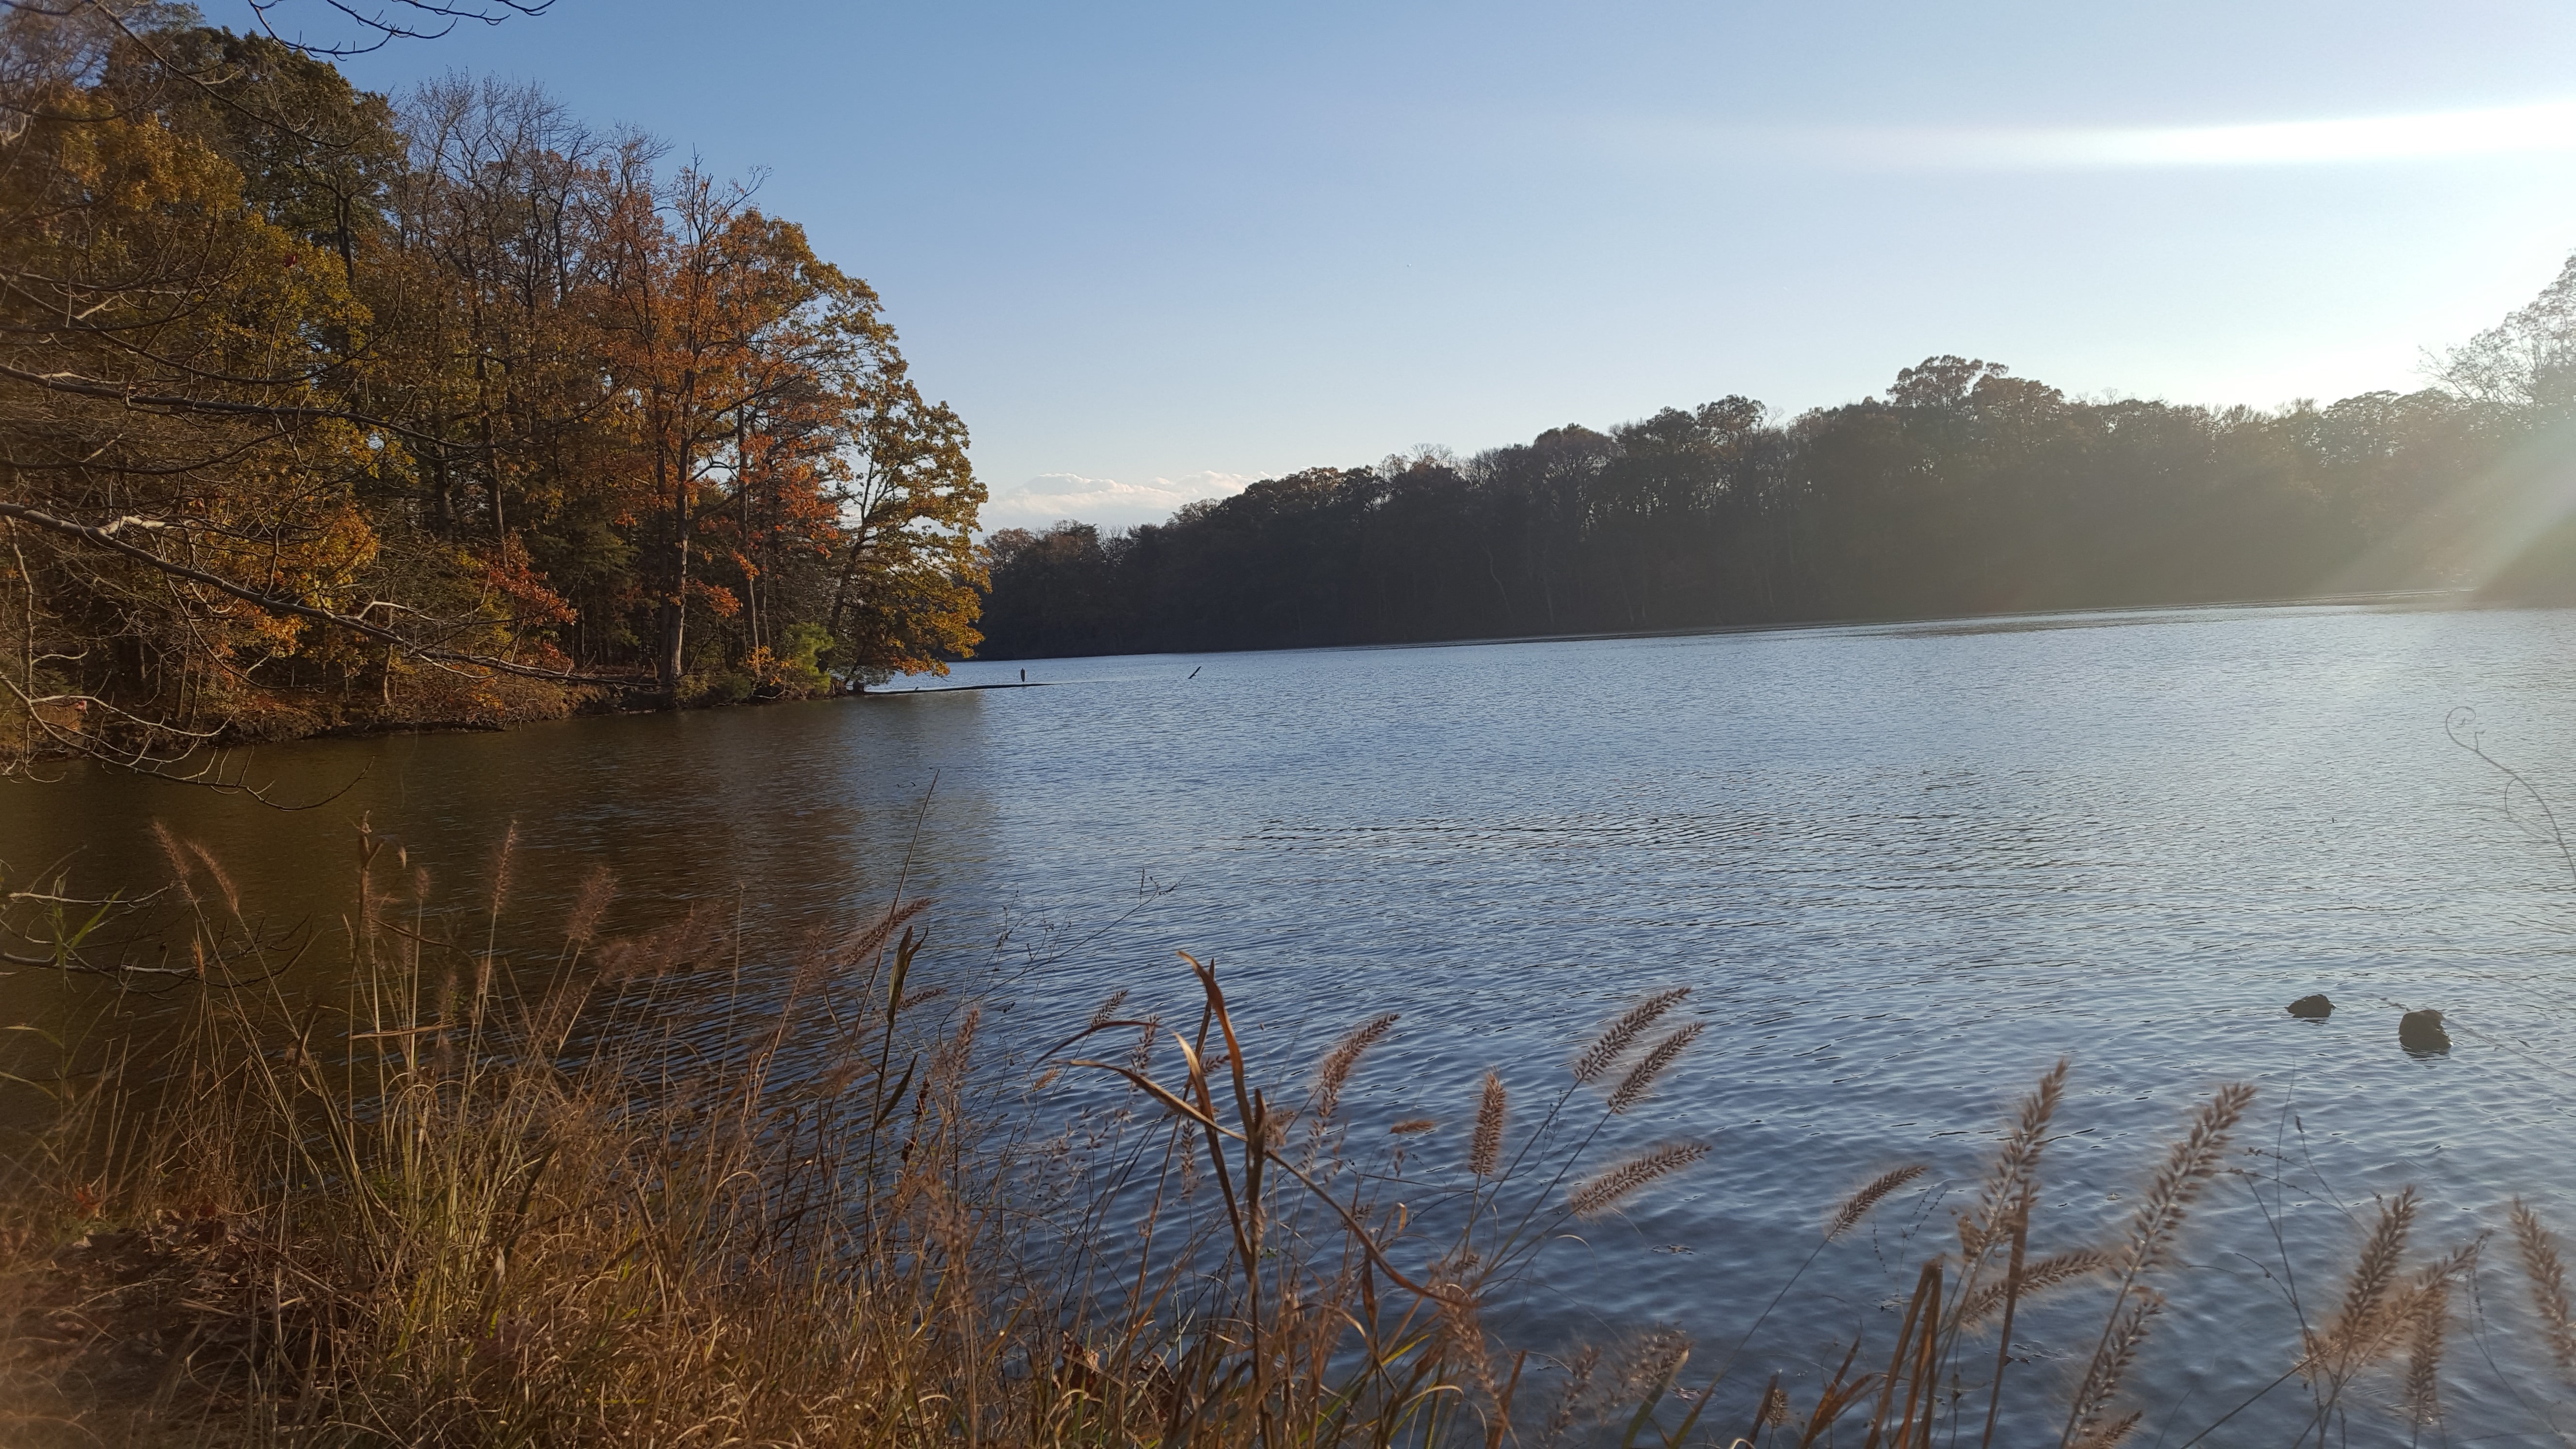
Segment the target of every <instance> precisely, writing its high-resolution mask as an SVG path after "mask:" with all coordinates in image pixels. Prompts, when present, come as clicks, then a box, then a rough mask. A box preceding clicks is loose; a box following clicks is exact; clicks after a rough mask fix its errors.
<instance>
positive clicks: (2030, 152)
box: [1605, 100, 2576, 170]
mask: <svg viewBox="0 0 2576 1449" xmlns="http://www.w3.org/2000/svg"><path fill="white" fill-rule="evenodd" d="M1605 130H1606V134H1607V135H1609V136H1610V137H1611V138H1612V139H1614V140H1616V141H1618V142H1621V143H1624V144H1630V145H1636V144H1644V145H1650V146H1658V147H1665V148H1670V147H1676V146H1678V147H1680V148H1682V149H1686V150H1698V151H1701V152H1702V153H1705V152H1707V151H1709V150H1712V149H1713V150H1715V151H1717V152H1720V153H1723V154H1727V155H1730V156H1733V157H1738V158H1742V159H1748V160H1760V159H1769V160H1775V161H1786V162H1790V163H1793V164H1807V165H1826V166H1848V167H1859V168H1862V169H1874V168H1881V167H1887V168H1894V169H1898V170H1913V169H1925V170H2095V169H2105V168H2109V169H2119V168H2138V167H2201V166H2309V165H2333V164H2339V163H2340V164H2351V163H2368V162H2391V161H2424V160H2444V159H2456V158H2467V157H2480V156H2512V155H2531V154H2536V153H2558V154H2565V153H2568V152H2576V101H2567V100H2559V101H2542V102H2538V103H2534V104H2529V105H2518V106H2490V107H2485V108H2482V109H2477V110H2460V111H2425V112H2417V113H2415V114H2411V115H2396V116H2346V117H2337V118H2332V119H2326V120H2314V121H2265V122H2256V123H2252V124H2244V125H2216V126H2101V127H2056V128H2007V127H1987V128H1977V127H1955V128H1944V127H1914V126H1905V127H1868V126H1834V127H1789V128H1780V127H1751V128H1748V127H1733V126H1729V127H1694V126H1683V127H1673V126H1671V125H1669V124H1668V123H1654V122H1647V123H1641V124H1640V123H1630V124H1614V125H1612V126H1610V127H1607V128H1605ZM1686 137H1687V139H1685V138H1686Z"/></svg>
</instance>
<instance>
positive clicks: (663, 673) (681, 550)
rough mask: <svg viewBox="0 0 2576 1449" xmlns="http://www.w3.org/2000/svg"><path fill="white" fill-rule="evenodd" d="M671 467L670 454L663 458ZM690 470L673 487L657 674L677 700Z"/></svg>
mask: <svg viewBox="0 0 2576 1449" xmlns="http://www.w3.org/2000/svg"><path fill="white" fill-rule="evenodd" d="M662 461H663V466H666V467H667V466H668V463H667V457H666V458H665V459H664V460H662ZM688 471H689V470H688V469H687V468H686V467H685V466H684V467H682V468H681V469H680V470H679V473H680V476H679V477H678V478H677V479H675V480H674V481H673V483H672V487H671V522H672V528H673V531H674V532H675V533H676V534H677V536H678V537H677V557H676V558H675V559H674V560H673V566H672V570H671V592H670V595H669V597H667V598H665V599H664V600H663V601H662V650H661V658H660V660H659V661H658V663H657V667H656V669H655V671H654V672H655V674H656V675H657V676H658V677H659V679H660V680H661V684H662V692H663V693H665V694H668V695H670V696H672V698H673V699H674V700H675V701H676V700H677V698H678V697H679V691H680V649H681V645H682V644H683V643H684V642H686V636H687V634H688V629H689V483H688Z"/></svg>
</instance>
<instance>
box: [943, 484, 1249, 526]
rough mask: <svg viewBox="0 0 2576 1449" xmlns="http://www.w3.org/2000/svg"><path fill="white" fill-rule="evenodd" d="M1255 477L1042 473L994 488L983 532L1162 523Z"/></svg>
mask: <svg viewBox="0 0 2576 1449" xmlns="http://www.w3.org/2000/svg"><path fill="white" fill-rule="evenodd" d="M1253 477H1254V475H1252V474H1250V473H1215V472H1201V473H1187V474H1183V475H1182V476H1181V477H1178V478H1154V479H1149V480H1147V481H1146V482H1143V483H1122V482H1120V481H1118V480H1117V479H1115V478H1085V477H1083V476H1082V475H1081V474H1079V473H1041V474H1039V475H1038V476H1036V477H1035V478H1032V479H1030V480H1029V481H1027V482H1026V483H1022V484H1019V485H1018V486H1016V487H1002V488H996V489H994V490H993V494H992V497H991V498H989V499H987V500H986V501H985V504H984V529H985V531H986V532H991V531H992V530H994V529H1000V528H1034V529H1042V528H1045V527H1047V526H1048V525H1049V524H1052V523H1056V522H1059V521H1061V520H1064V519H1068V518H1070V519H1075V520H1078V521H1080V522H1083V523H1096V524H1099V525H1100V526H1101V527H1103V528H1125V527H1127V526H1128V525H1130V524H1136V523H1160V522H1162V521H1163V520H1164V519H1166V518H1169V517H1171V516H1172V510H1174V509H1176V508H1179V507H1180V506H1181V505H1182V504H1184V503H1195V502H1197V501H1198V500H1199V499H1202V498H1230V497H1232V496H1233V495H1235V494H1237V493H1240V492H1242V491H1243V489H1244V485H1246V484H1248V483H1250V482H1252V481H1253Z"/></svg>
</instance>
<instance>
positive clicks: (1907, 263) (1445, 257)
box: [206, 0, 2576, 527]
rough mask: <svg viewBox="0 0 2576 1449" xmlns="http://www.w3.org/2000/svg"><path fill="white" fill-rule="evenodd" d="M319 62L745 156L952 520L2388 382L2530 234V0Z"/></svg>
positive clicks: (1969, 9)
mask: <svg viewBox="0 0 2576 1449" xmlns="http://www.w3.org/2000/svg"><path fill="white" fill-rule="evenodd" d="M228 5H229V0H208V3H207V6H206V8H207V11H208V15H209V18H210V19H213V20H215V21H217V22H218V23H230V24H240V23H242V18H241V17H240V16H235V15H230V14H227V9H228ZM314 13H315V17H316V22H317V24H318V22H319V11H318V9H317V10H316V11H315V12H314ZM347 68H348V69H349V70H350V71H351V72H352V74H353V75H354V76H355V77H356V78H357V79H358V80H359V81H360V83H362V84H366V85H369V86H373V87H377V88H381V89H397V90H398V89H400V88H402V87H404V86H407V85H409V84H411V83H413V82H415V81H417V80H419V79H422V78H425V77H427V76H430V75H433V74H437V73H440V72H443V71H447V70H452V69H461V70H469V71H476V72H493V73H500V74H505V75H509V76H514V77H519V78H525V79H535V80H539V81H542V82H543V83H544V84H545V85H546V86H547V87H548V88H550V89H551V90H553V91H554V92H555V93H556V94H558V95H559V96H561V97H562V98H563V99H564V100H565V101H567V102H568V103H570V104H571V105H572V106H573V107H574V108H575V109H576V110H577V111H579V112H580V113H582V114H583V115H585V116H587V117H589V118H591V119H593V120H596V121H601V122H626V123H631V124H634V125H636V126H640V127H642V128H644V129H646V130H648V131H651V132H653V133H655V134H657V135H659V136H661V137H663V138H664V139H666V140H668V141H669V142H671V143H672V144H673V145H674V146H675V147H676V148H677V149H678V152H679V154H681V155H683V156H685V155H687V154H689V153H691V152H695V153H697V154H698V155H700V156H701V157H703V158H704V160H705V162H706V163H707V164H708V165H709V166H711V167H713V168H715V169H718V170H721V171H726V172H733V173H744V172H750V171H753V170H756V169H757V170H763V171H765V172H766V174H767V179H766V181H765V182H764V183H763V187H762V193H761V194H762V199H763V203H764V204H765V205H767V206H769V207H771V208H772V209H774V210H776V211H778V212H780V213H782V214H784V215H787V216H790V217H793V218H795V219H797V220H800V221H802V222H804V223H805V224H806V226H807V227H808V229H809V230H810V231H811V233H812V234H813V237H814V239H815V241H816V243H817V245H818V246H819V248H820V249H821V250H822V251H823V253H824V254H825V255H827V256H829V257H831V258H832V259H834V260H836V261H838V262H840V263H842V264H843V265H844V266H846V267H848V268H850V269H851V270H853V271H855V272H857V273H858V274H859V275H862V276H865V277H867V278H868V279H869V280H870V281H871V282H872V283H874V284H875V285H876V287H877V288H878V290H879V291H880V292H881V293H882V294H883V295H884V297H885V300H886V304H887V308H888V312H889V314H890V316H891V317H892V319H893V321H894V322H895V324H896V326H897V327H898V328H899V329H900V330H901V332H902V336H903V342H904V348H905V352H906V354H907V355H908V356H909V357H910V358H911V359H912V361H913V364H914V370H915V374H916V376H917V377H918V378H919V379H920V381H921V383H922V385H923V388H924V390H925V391H926V392H928V393H929V394H931V395H932V396H934V397H943V398H946V399H947V400H949V401H950V402H952V403H953V404H955V405H956V407H957V408H958V410H959V411H960V412H961V413H962V414H963V415H964V417H965V418H966V420H967V423H968V425H969V426H970V428H971V429H972V430H973V433H974V437H975V459H976V463H977V467H978V470H979V471H980V472H981V473H982V475H983V476H984V478H985V480H986V482H987V483H988V484H989V485H990V487H991V489H992V491H993V496H994V502H993V506H992V507H991V508H990V509H989V510H988V512H987V522H988V524H989V525H990V526H996V527H999V526H1008V525H1012V524H1032V523H1044V522H1045V521H1047V520H1049V519H1052V518H1055V517H1059V516H1068V515H1070V516H1080V517H1084V518H1089V519H1093V520H1095V521H1102V522H1111V523H1125V522H1133V521H1139V520H1143V519H1149V518H1155V517H1159V516H1161V515H1162V514H1164V513H1167V512H1168V511H1169V510H1170V509H1171V507H1173V506H1174V505H1175V504H1177V503H1179V502H1181V501H1184V500H1186V499H1187V498H1189V497H1193V496H1205V495H1208V494H1213V493H1217V492H1222V491H1225V490H1226V489H1228V488H1230V487H1239V486H1241V483H1242V482H1244V481H1248V480H1250V479H1252V478H1256V477H1261V476H1265V475H1270V474H1276V473H1280V472H1285V471H1289V470H1293V469H1296V468H1301V467H1307V466H1312V465H1316V464H1352V463H1364V462H1370V461H1374V460H1375V459H1377V458H1379V457H1382V456H1384V455H1386V454H1388V453H1391V452H1399V451H1403V450H1407V449H1410V448H1412V447H1414V446H1417V445H1421V444H1437V445H1443V446H1447V447H1450V448H1453V449H1455V450H1457V451H1459V452H1461V453H1466V452H1472V451H1474V450H1476V449H1479V448H1484V447H1490V446H1494V445H1496V444H1501V443H1507V442H1514V441H1519V440H1522V439H1525V438H1527V437H1529V436H1530V435H1531V434H1533V433H1535V432H1537V431H1538V430H1540V429H1542V428H1546V427H1550V426H1554V425H1557V424H1560V423H1567V422H1582V423H1587V424H1591V425H1594V426H1604V425H1608V424H1611V423H1615V422H1618V421H1621V420H1623V419H1627V418H1632V417H1637V416H1641V415H1643V414H1645V413H1648V412H1651V411H1653V410H1654V409H1656V408H1659V407H1663V406H1667V405H1685V406H1686V405H1690V404H1695V403H1698V402H1703V401H1706V400H1708V399H1711V398H1715V397H1720V396H1724V395H1726V394H1729V393H1743V394H1746V395H1749V396H1752V397H1756V398H1760V399H1762V400H1763V401H1765V402H1767V403H1770V404H1771V405H1773V406H1774V407H1776V408H1779V409H1781V410H1783V411H1791V412H1794V411H1796V410H1798V409H1802V408H1806V407H1811V406H1815V405H1818V404H1823V403H1831V402H1838V401H1843V400H1846V399H1849V398H1853V397H1857V396H1860V395H1863V394H1866V393H1870V392H1873V391H1876V390H1878V389H1880V388H1883V387H1884V386H1886V384H1887V382H1888V381H1889V380H1890V379H1891V378H1892V377H1893V376H1894V374H1895V372H1896V370H1897V369H1898V368H1900V367H1903V366H1906V365H1909V364H1911V363H1913V362H1916V361H1918V360H1920V359H1921V358H1923V357H1925V356H1927V355H1929V354H1933V353H1940V352H1959V353H1966V354H1971V355H1975V356H1981V357H1985V358H1989V359H1993V360H1996V361H2000V362H2004V363H2008V364H2010V365H2011V366H2012V367H2013V368H2014V369H2015V370H2016V371H2018V372H2020V373H2022V374H2024V375H2028V376H2035V377H2039V378H2043V379H2045V380H2047V381H2049V382H2052V383H2055V384H2057V385H2059V386H2061V387H2064V388H2066V389H2068V390H2069V391H2071V392H2076V393H2083V394H2098V393H2123V394H2134V395H2141V396H2150V397H2165V398H2171V399H2173V400H2176V401H2207V402H2248V403H2255V404H2262V405H2271V404H2277V403H2280V402H2282V401H2285V400H2288V399H2291V398H2295V397H2302V396H2313V397H2318V398H2332V397H2336V396H2341V395H2344V394H2347V393H2351V392H2357V391H2363V390H2367V389H2370V388H2379V387H2392V388H2410V387H2414V386H2419V385H2421V382H2422V378H2421V373H2420V363H2421V350H2422V349H2423V348H2426V347H2438V346H2442V345H2446V344H2448V343H2451V342H2455V341H2458V340H2460V339H2462V338H2464V337H2465V336H2466V335H2468V334H2469V333H2470V332H2472V331H2475V330H2476V329H2478V328H2480V327H2482V326H2485V325H2488V324H2489V323H2491V322H2492V321H2493V320H2495V318H2497V317H2498V316H2500V315H2501V314H2502V313H2503V312H2505V311H2507V310H2509V309H2510V308H2511V307H2513V306H2515V305H2518V304H2519V303H2520V302H2522V301H2524V300H2526V299H2527V298H2528V297H2529V296H2531V294H2533V293H2534V292H2536V291H2538V290H2539V288H2540V287H2541V286H2542V285H2543V284H2545V283H2546V282H2547V281H2548V280H2549V279H2550V277H2551V276H2552V275H2554V273H2555V272H2556V270H2557V267H2558V264H2559V263H2560V261H2561V260H2562V259H2564V258H2565V256H2566V255H2567V254H2568V253H2569V252H2570V251H2571V250H2576V184H2571V183H2576V7H2569V6H2565V5H2561V4H2540V3H2530V4H2477V3H2453V4H2449V5H2443V6H2432V5H2425V4H2420V3H2419V4H2409V5H2395V4H2378V3H2352V0H2346V3H2339V4H2331V5H2328V4H2271V5H2266V4H2247V3H2243V0H2236V3H2230V4H2205V3H2165V4H2158V5H2154V6H2147V5H2135V6H2124V7H2112V6H2105V5H2081V4H2076V5H2070V4H2067V3H2064V0H2057V3H2052V4H1992V3H1986V4H1979V3H1953V4H1948V5H1940V6H1932V5H1923V4H1920V3H1914V4H1895V3H1886V4H1859V3H1847V4H1833V3H1808V4H1798V5H1790V4H1771V5H1759V6H1756V5H1740V4H1722V3H1698V4H1683V3H1632V4H1621V3H1595V4H1590V5H1583V6H1574V5H1562V4H1559V5H1544V6H1542V5H1518V4H1510V3H1482V4H1475V5H1465V4H1400V3H1390V0H1380V3H1372V4H1366V5H1360V4H1341V3H1305V4H1299V5H1294V6H1285V5H1283V6H1273V7H1264V8H1259V9H1255V8H1251V7H1239V6H1225V5H1208V4H1201V5H1191V6H1178V5H1174V6H1157V5H1131V4H1114V3H1100V4H1093V5H1088V6H1034V5H1016V4H979V3H943V4H929V5H925V4H912V5H903V6H895V5H878V4H846V3H844V4H827V3H820V0H728V3H722V4H716V3H709V0H691V3H681V0H557V3H556V4H555V6H554V7H553V8H552V9H551V10H550V11H548V12H547V13H545V14H544V15H541V16H538V17H535V18H528V19H514V20H511V21H509V22H508V23H506V24H504V25H502V26H499V27H496V28H492V29H483V28H480V27H472V26H469V27H465V28H463V29H460V30H459V31H457V32H456V33H454V34H452V35H450V36H448V37H447V38H445V39H442V40H438V41H434V42H413V43H407V44H401V45H396V46H393V47H389V48H388V49H386V50H384V51H381V52H379V53H377V54H374V55H371V56H366V57H361V58H358V59H355V60H352V61H349V62H348V63H347Z"/></svg>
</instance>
